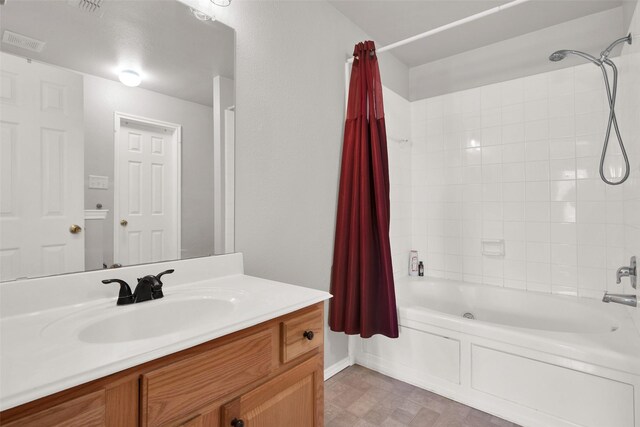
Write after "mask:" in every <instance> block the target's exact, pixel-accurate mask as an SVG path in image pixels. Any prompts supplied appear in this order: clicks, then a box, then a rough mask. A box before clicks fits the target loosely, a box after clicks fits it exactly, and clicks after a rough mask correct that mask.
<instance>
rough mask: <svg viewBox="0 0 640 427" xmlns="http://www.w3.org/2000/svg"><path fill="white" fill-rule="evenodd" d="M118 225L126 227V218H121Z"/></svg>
mask: <svg viewBox="0 0 640 427" xmlns="http://www.w3.org/2000/svg"><path fill="white" fill-rule="evenodd" d="M120 225H121V226H123V227H126V226H127V225H129V221H127V220H126V219H121V220H120Z"/></svg>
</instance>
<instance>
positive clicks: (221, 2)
mask: <svg viewBox="0 0 640 427" xmlns="http://www.w3.org/2000/svg"><path fill="white" fill-rule="evenodd" d="M210 1H211V3H213V4H215V5H216V6H222V7H227V6H229V5H230V4H231V0H210Z"/></svg>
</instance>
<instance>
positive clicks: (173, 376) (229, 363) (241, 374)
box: [141, 329, 275, 426]
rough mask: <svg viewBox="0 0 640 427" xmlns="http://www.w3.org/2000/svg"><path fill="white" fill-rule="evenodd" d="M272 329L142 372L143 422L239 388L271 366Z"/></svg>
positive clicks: (175, 413) (165, 417)
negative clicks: (143, 373)
mask: <svg viewBox="0 0 640 427" xmlns="http://www.w3.org/2000/svg"><path fill="white" fill-rule="evenodd" d="M272 343H273V335H272V329H268V330H264V331H261V332H256V333H255V334H252V335H250V336H248V337H245V338H242V339H239V340H237V341H233V342H231V343H229V344H225V345H223V346H220V347H217V348H214V349H211V350H209V351H206V352H204V353H202V354H199V355H197V356H193V357H190V358H188V359H185V360H181V361H179V362H175V363H172V364H169V365H167V366H165V367H162V368H160V369H157V370H155V371H152V372H149V373H148V374H145V375H143V376H142V408H141V411H142V420H143V423H142V424H143V426H157V425H161V424H163V423H166V422H167V421H170V420H172V419H175V418H179V417H182V416H185V415H187V414H189V413H191V412H193V411H194V410H195V409H197V408H199V407H201V406H203V405H205V404H207V403H209V402H212V401H214V400H216V399H219V398H221V397H223V396H225V395H228V394H229V393H232V392H233V391H235V390H237V389H240V388H241V387H243V386H246V385H248V384H250V383H252V382H254V381H256V380H259V379H260V378H263V377H266V376H267V375H269V373H270V372H271V370H272V368H273V367H272V360H273V351H274V350H275V349H274V348H273V344H272Z"/></svg>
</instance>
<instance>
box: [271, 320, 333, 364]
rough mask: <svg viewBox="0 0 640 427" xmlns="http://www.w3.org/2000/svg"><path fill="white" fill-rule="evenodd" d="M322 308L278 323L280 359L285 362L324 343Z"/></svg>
mask: <svg viewBox="0 0 640 427" xmlns="http://www.w3.org/2000/svg"><path fill="white" fill-rule="evenodd" d="M323 332H324V328H323V322H322V309H321V308H316V309H314V310H313V311H310V312H308V313H304V314H301V315H299V316H296V317H293V318H290V319H287V320H284V321H282V323H280V360H281V361H282V363H287V362H289V361H290V360H293V359H295V358H296V357H298V356H300V355H302V354H304V353H306V352H308V351H311V350H313V349H315V348H318V347H320V346H321V345H322V344H323V343H324V336H323Z"/></svg>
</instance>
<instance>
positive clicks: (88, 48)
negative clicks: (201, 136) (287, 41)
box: [0, 0, 235, 106]
mask: <svg viewBox="0 0 640 427" xmlns="http://www.w3.org/2000/svg"><path fill="white" fill-rule="evenodd" d="M76 4H77V0H75V1H66V0H8V1H7V3H6V4H5V5H3V6H0V13H1V14H2V15H1V17H0V29H1V30H2V31H4V30H10V31H14V32H17V33H20V34H23V35H26V36H29V37H32V38H36V39H39V40H43V41H45V42H46V45H45V48H44V50H43V51H42V52H41V53H35V52H30V51H27V50H24V49H20V48H16V47H13V46H10V45H7V44H5V43H2V46H1V48H2V50H3V51H5V52H9V53H14V54H16V55H20V56H25V57H28V58H32V59H34V60H38V61H42V62H47V63H50V64H54V65H58V66H62V67H66V68H69V69H72V70H76V71H80V72H82V73H87V74H93V75H96V76H100V77H104V78H107V79H111V80H118V77H117V72H118V71H119V70H121V69H133V70H136V71H139V72H140V73H141V75H142V77H143V82H142V84H141V87H142V88H145V89H149V90H153V91H156V92H160V93H164V94H166V95H170V96H174V97H177V98H181V99H186V100H188V101H192V102H197V103H199V104H203V105H209V106H210V105H212V103H213V76H216V75H221V76H225V77H229V78H233V76H234V61H235V59H234V58H235V33H234V31H233V30H232V29H231V28H229V27H227V26H225V25H223V24H221V23H219V22H201V21H198V20H196V19H195V18H194V17H193V15H192V14H191V13H190V11H189V8H188V7H186V6H185V5H184V4H182V3H179V2H177V1H162V2H151V1H105V2H103V6H102V7H101V9H100V12H98V13H89V12H84V11H81V10H79V9H78V8H77V7H74V6H73V5H76Z"/></svg>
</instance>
